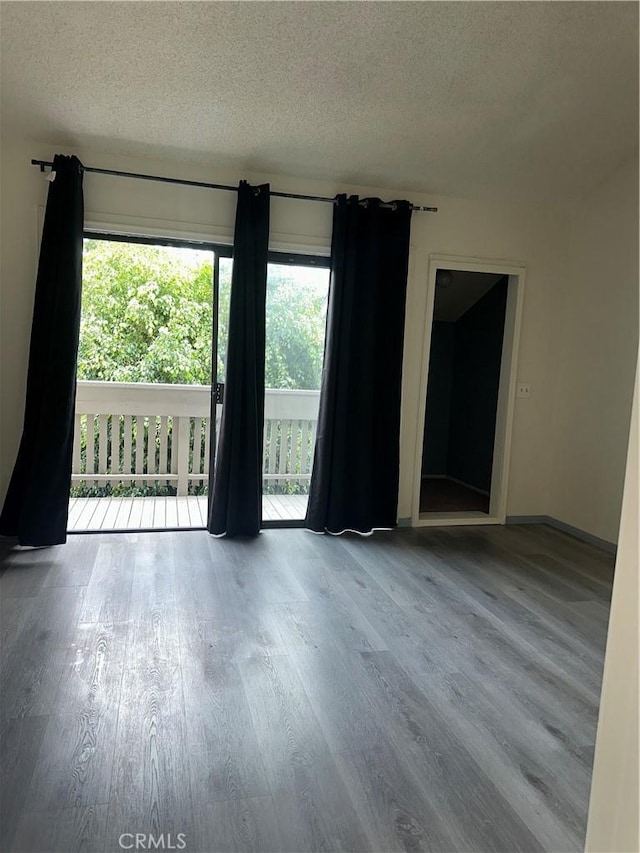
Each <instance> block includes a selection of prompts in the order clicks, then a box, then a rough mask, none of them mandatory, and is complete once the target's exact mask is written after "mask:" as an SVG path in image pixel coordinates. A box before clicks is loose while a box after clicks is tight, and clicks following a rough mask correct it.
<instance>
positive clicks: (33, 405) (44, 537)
mask: <svg viewBox="0 0 640 853" xmlns="http://www.w3.org/2000/svg"><path fill="white" fill-rule="evenodd" d="M53 171H54V172H55V173H56V174H55V180H54V181H53V182H52V183H51V184H50V185H49V193H48V197H47V208H46V212H45V218H44V228H43V232H42V243H41V246H40V261H39V264H38V276H37V279H36V291H35V301H34V306H33V323H32V326H31V347H30V350H29V371H28V374H27V394H26V403H25V411H24V427H23V431H22V439H21V441H20V448H19V450H18V458H17V460H16V464H15V467H14V469H13V475H12V477H11V482H10V484H9V491H8V492H7V497H6V500H5V503H4V508H3V510H2V515H1V516H0V534H2V535H3V536H17V537H18V541H19V542H20V544H21V545H60V544H62V543H63V542H66V539H67V512H68V507H69V488H70V486H71V452H72V449H73V420H74V411H75V399H76V360H77V355H78V337H79V333H80V292H81V288H82V234H83V226H84V201H83V194H82V165H81V163H80V161H79V160H78V159H77V158H76V157H63V156H61V155H56V156H55V158H54V161H53Z"/></svg>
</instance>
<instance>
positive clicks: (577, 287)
mask: <svg viewBox="0 0 640 853" xmlns="http://www.w3.org/2000/svg"><path fill="white" fill-rule="evenodd" d="M567 251H568V261H569V263H568V275H567V278H566V280H565V281H563V282H562V286H561V288H560V291H559V294H558V297H559V303H558V304H559V311H558V314H557V316H556V318H555V324H554V336H553V337H554V362H555V365H556V371H557V380H556V387H555V390H554V405H553V420H552V422H551V423H552V435H551V436H550V441H551V446H552V448H553V456H552V463H551V468H550V479H549V506H548V514H549V515H551V516H553V517H554V518H558V519H560V520H561V521H564V522H566V523H568V524H571V525H573V526H574V527H578V528H580V529H581V530H586V531H588V532H589V533H592V534H593V535H595V536H599V537H600V538H602V539H606V540H607V541H610V542H615V541H617V536H618V525H619V521H620V506H621V502H622V487H623V480H624V468H625V459H626V452H627V441H628V436H629V422H630V416H631V399H632V392H633V376H634V369H635V363H636V351H637V343H638V161H637V158H634V159H633V160H632V161H630V162H628V163H626V164H625V165H624V166H623V167H622V168H620V169H618V170H617V171H616V172H615V173H614V174H613V175H612V176H611V177H610V178H609V179H608V180H607V181H606V182H605V183H604V184H602V185H601V186H600V187H598V188H597V189H596V190H595V191H594V192H592V193H590V194H589V195H588V196H585V197H584V198H583V199H582V200H581V201H580V202H579V203H578V204H577V205H576V206H575V208H574V211H573V213H572V215H571V216H570V222H569V239H568V244H567Z"/></svg>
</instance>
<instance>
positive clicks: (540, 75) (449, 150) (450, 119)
mask: <svg viewBox="0 0 640 853" xmlns="http://www.w3.org/2000/svg"><path fill="white" fill-rule="evenodd" d="M0 15H1V20H0V24H1V28H2V32H1V39H2V41H1V48H2V57H1V61H2V66H1V68H2V89H1V95H2V128H3V135H5V136H15V137H19V138H23V139H30V140H34V141H43V142H49V143H52V144H56V145H59V146H64V145H69V146H72V145H74V146H83V147H84V146H87V147H93V149H94V150H96V151H107V152H118V153H121V154H143V155H146V156H150V157H151V156H153V157H156V156H160V157H163V156H169V157H176V156H179V157H181V158H182V159H187V160H194V161H204V162H208V163H211V164H217V165H221V166H225V167H227V166H229V167H233V168H236V167H237V168H244V169H247V170H252V171H272V172H279V173H284V174H291V175H302V176H307V177H310V178H313V177H317V178H322V177H326V178H329V179H332V180H339V181H345V182H348V183H356V184H369V185H376V186H381V187H395V188H398V189H407V190H411V189H414V190H423V191H425V192H431V193H435V194H444V195H456V196H462V197H476V198H484V197H490V196H493V197H498V198H500V197H517V196H520V195H522V194H523V193H524V194H526V197H527V199H530V200H540V201H549V200H552V199H565V198H570V197H572V196H576V195H578V194H581V193H582V192H584V191H585V189H588V188H589V186H591V185H593V184H595V183H597V182H598V181H599V180H601V179H602V178H604V177H605V176H606V175H607V174H608V173H609V172H611V171H612V170H613V169H614V168H615V167H616V166H617V165H618V164H619V163H620V162H621V161H622V160H624V159H625V158H627V157H629V156H631V155H632V154H633V152H634V151H635V150H636V147H637V136H638V4H637V3H632V2H629V3H618V2H602V3H600V2H578V3H573V2H554V3H552V2H540V3H519V2H508V3H502V2H489V3H484V2H462V3H459V2H451V3H449V2H446V3H439V2H418V3H413V2H400V3H396V2H385V3H377V2H376V3H369V2H363V3H359V2H355V3H354V2H342V3H324V2H318V3H315V2H294V3H280V2H267V3H261V2H259V3H254V2H241V3H235V2H222V3H216V2H196V3H191V2H169V3H161V2H153V3H151V2H117V3H111V2H71V3H68V2H48V3H39V2H36V3H31V2H3V3H1V4H0ZM95 165H99V163H95Z"/></svg>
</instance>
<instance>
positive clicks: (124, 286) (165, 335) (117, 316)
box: [78, 239, 213, 385]
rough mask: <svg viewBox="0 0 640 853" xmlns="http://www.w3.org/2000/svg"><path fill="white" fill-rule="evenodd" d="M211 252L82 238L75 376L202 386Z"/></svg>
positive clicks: (206, 370) (207, 369) (206, 367)
mask: <svg viewBox="0 0 640 853" xmlns="http://www.w3.org/2000/svg"><path fill="white" fill-rule="evenodd" d="M212 301H213V253H212V252H211V251H205V250H200V249H190V248H182V247H180V248H177V247H173V246H150V245H145V244H142V243H125V242H119V241H114V240H97V239H85V241H84V253H83V273H82V319H81V324H80V345H79V351H78V379H80V380H83V379H91V380H101V381H106V382H152V383H156V382H159V383H169V384H182V385H208V384H210V382H211V328H212V325H211V324H212Z"/></svg>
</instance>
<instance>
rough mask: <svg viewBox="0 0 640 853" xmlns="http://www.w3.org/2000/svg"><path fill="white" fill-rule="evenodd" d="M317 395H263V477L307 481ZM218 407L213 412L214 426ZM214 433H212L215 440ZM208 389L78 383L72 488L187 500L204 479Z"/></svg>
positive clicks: (273, 480) (271, 480)
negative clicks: (117, 488) (129, 487)
mask: <svg viewBox="0 0 640 853" xmlns="http://www.w3.org/2000/svg"><path fill="white" fill-rule="evenodd" d="M319 396H320V392H319V391H290V390H283V391H281V390H267V391H266V394H265V424H264V469H263V479H264V480H265V481H266V482H267V483H272V484H273V485H279V484H282V483H284V482H288V483H297V484H303V483H306V482H308V481H309V479H310V478H311V466H312V462H313V451H314V447H315V436H316V423H317V418H318V405H319ZM221 414H222V406H220V405H219V406H217V418H216V421H217V426H218V427H219V424H220V416H221ZM218 434H219V429H217V430H216V435H218ZM210 435H211V418H210V388H209V386H206V385H156V384H146V383H127V382H85V381H80V382H78V389H77V396H76V416H75V434H74V444H73V467H72V472H73V473H72V482H73V483H74V484H75V485H80V484H84V485H86V486H89V487H93V486H104V485H105V484H106V483H112V484H113V483H136V484H142V485H153V484H167V485H172V486H174V487H175V488H176V490H177V494H178V495H186V494H188V492H189V485H190V484H196V485H198V484H201V483H203V482H204V483H206V481H207V479H208V476H209V464H210V459H209V442H210Z"/></svg>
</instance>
